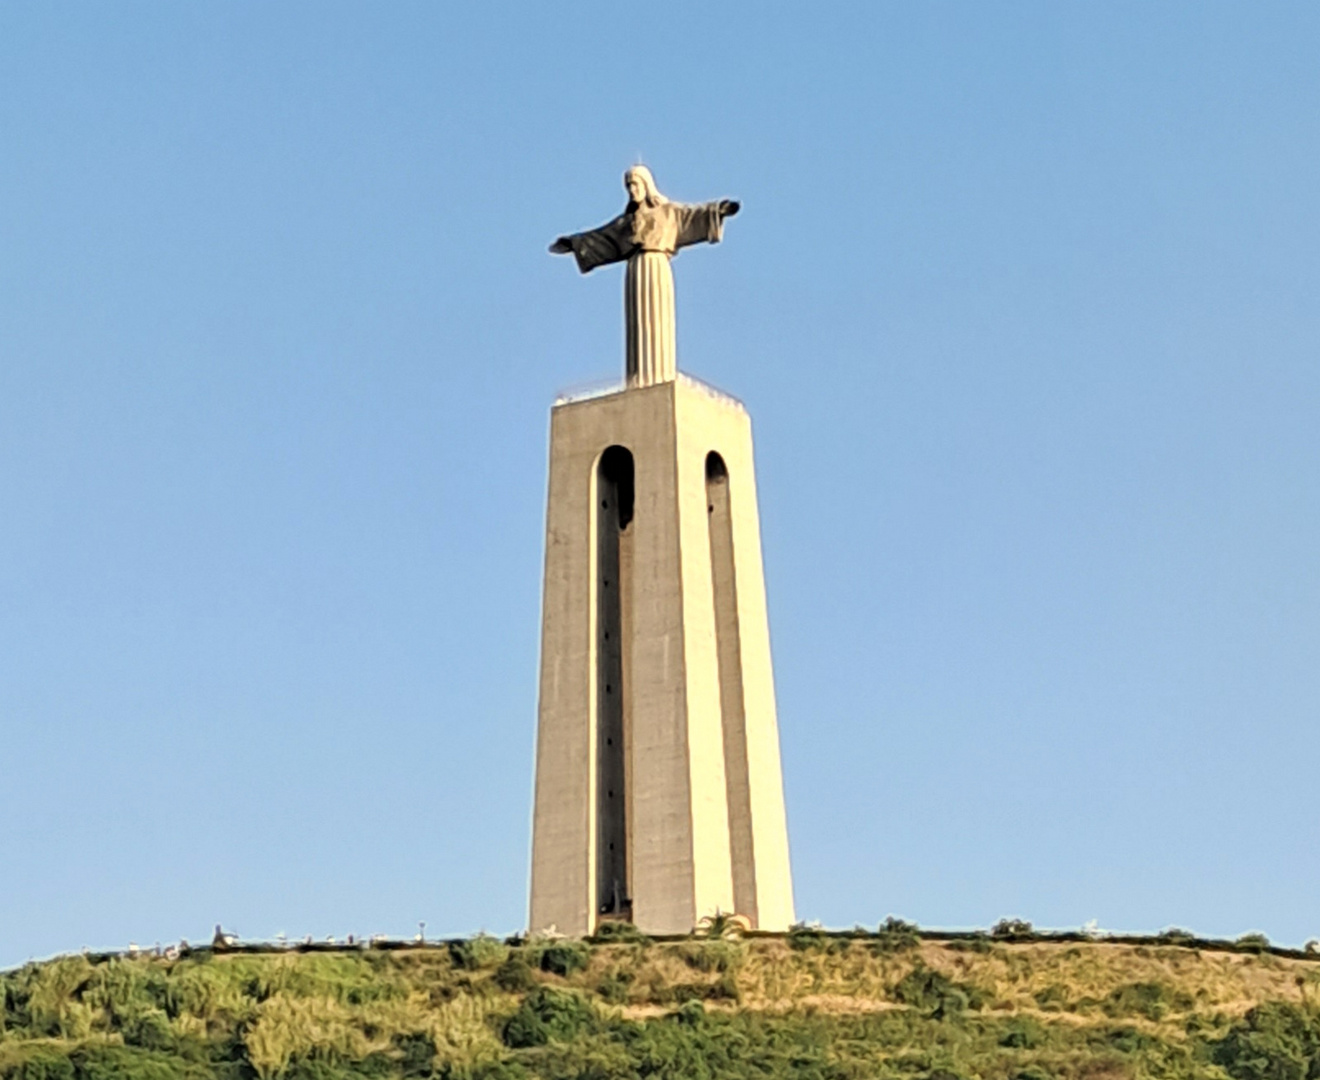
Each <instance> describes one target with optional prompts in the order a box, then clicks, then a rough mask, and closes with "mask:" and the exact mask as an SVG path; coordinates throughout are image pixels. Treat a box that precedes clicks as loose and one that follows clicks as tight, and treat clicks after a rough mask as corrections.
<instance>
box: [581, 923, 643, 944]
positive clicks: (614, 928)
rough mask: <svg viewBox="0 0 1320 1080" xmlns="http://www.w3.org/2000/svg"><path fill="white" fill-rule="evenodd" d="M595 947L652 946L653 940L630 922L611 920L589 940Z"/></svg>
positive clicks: (601, 925) (597, 928) (600, 926)
mask: <svg viewBox="0 0 1320 1080" xmlns="http://www.w3.org/2000/svg"><path fill="white" fill-rule="evenodd" d="M587 940H588V941H590V942H591V944H593V945H650V944H651V939H650V938H649V937H647V936H646V935H645V934H643V933H642V932H641V931H640V930H638V929H637V927H635V926H634V925H633V924H632V923H630V922H621V921H616V920H610V921H608V922H603V923H601V924H600V925H599V926H598V927H596V932H595V934H593V935H592V936H591V937H589V938H588V939H587Z"/></svg>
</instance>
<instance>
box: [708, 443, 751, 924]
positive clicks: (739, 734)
mask: <svg viewBox="0 0 1320 1080" xmlns="http://www.w3.org/2000/svg"><path fill="white" fill-rule="evenodd" d="M706 510H707V518H708V521H709V526H710V576H711V585H712V589H711V592H712V593H713V595H714V598H715V648H716V655H717V656H718V659H719V675H720V713H721V719H722V730H723V733H724V777H725V784H726V787H727V796H728V803H729V847H730V852H729V854H730V859H731V862H732V865H733V903H734V910H735V911H736V912H737V913H738V914H739V915H743V916H745V917H746V918H747V919H748V920H750V922H751V924H752V926H753V927H755V926H756V925H757V910H756V861H755V852H754V851H753V846H752V801H751V786H750V784H749V782H748V776H747V723H746V714H745V712H744V706H743V677H742V641H741V637H740V632H739V628H738V587H737V579H736V577H735V574H734V551H733V516H732V509H731V506H730V502H729V470H728V468H727V467H726V466H725V464H724V459H723V458H722V457H720V455H719V454H717V453H715V452H714V451H713V450H712V451H711V452H710V453H709V454H707V455H706Z"/></svg>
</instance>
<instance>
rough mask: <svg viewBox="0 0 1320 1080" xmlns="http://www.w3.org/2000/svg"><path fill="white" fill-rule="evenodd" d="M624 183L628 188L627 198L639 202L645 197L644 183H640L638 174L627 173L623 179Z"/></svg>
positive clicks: (640, 179)
mask: <svg viewBox="0 0 1320 1080" xmlns="http://www.w3.org/2000/svg"><path fill="white" fill-rule="evenodd" d="M624 184H625V186H626V187H627V188H628V198H630V199H632V201H633V202H635V203H640V202H641V201H642V200H643V199H645V198H646V185H645V184H643V183H642V178H641V177H640V176H637V175H635V174H633V173H629V174H628V176H627V178H626V179H625V180H624Z"/></svg>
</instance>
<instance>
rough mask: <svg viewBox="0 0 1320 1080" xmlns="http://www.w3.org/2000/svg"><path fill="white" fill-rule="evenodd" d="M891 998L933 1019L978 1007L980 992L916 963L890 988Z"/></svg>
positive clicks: (980, 1001) (979, 1005) (980, 1000)
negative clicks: (915, 965)
mask: <svg viewBox="0 0 1320 1080" xmlns="http://www.w3.org/2000/svg"><path fill="white" fill-rule="evenodd" d="M893 997H894V1000H895V1001H897V1002H898V1003H899V1004H900V1005H906V1006H908V1008H910V1009H918V1010H920V1011H922V1012H925V1013H927V1014H928V1015H929V1016H930V1017H931V1019H933V1020H944V1019H946V1018H948V1017H951V1016H957V1015H958V1014H959V1013H962V1012H964V1011H965V1010H966V1009H968V1008H973V1009H979V1008H980V1007H981V1004H982V995H981V994H980V993H978V992H977V991H976V990H975V989H973V988H972V987H970V986H967V985H965V984H963V983H956V982H954V981H953V980H952V979H950V978H949V977H948V976H947V975H944V974H941V973H940V972H938V971H933V970H931V969H930V968H927V967H923V966H921V965H918V966H917V967H914V968H913V969H912V970H911V971H909V972H908V973H907V974H906V975H905V976H903V978H902V979H901V980H899V982H898V983H897V985H895V987H894V989H893Z"/></svg>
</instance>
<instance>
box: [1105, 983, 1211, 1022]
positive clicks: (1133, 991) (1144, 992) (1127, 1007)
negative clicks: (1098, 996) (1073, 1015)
mask: <svg viewBox="0 0 1320 1080" xmlns="http://www.w3.org/2000/svg"><path fill="white" fill-rule="evenodd" d="M1191 1005H1192V999H1191V998H1190V997H1188V996H1187V995H1186V994H1180V993H1178V992H1177V991H1176V990H1174V989H1173V987H1171V986H1165V985H1164V984H1163V983H1156V982H1138V983H1128V984H1127V985H1125V986H1118V987H1115V988H1114V989H1113V990H1111V991H1110V992H1109V996H1108V997H1107V998H1105V1001H1104V1005H1103V1008H1104V1011H1105V1013H1106V1014H1108V1015H1109V1016H1133V1015H1136V1016H1142V1017H1145V1018H1146V1019H1147V1020H1162V1019H1164V1016H1165V1014H1166V1013H1168V1012H1169V1010H1170V1009H1188V1008H1190V1007H1191Z"/></svg>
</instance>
